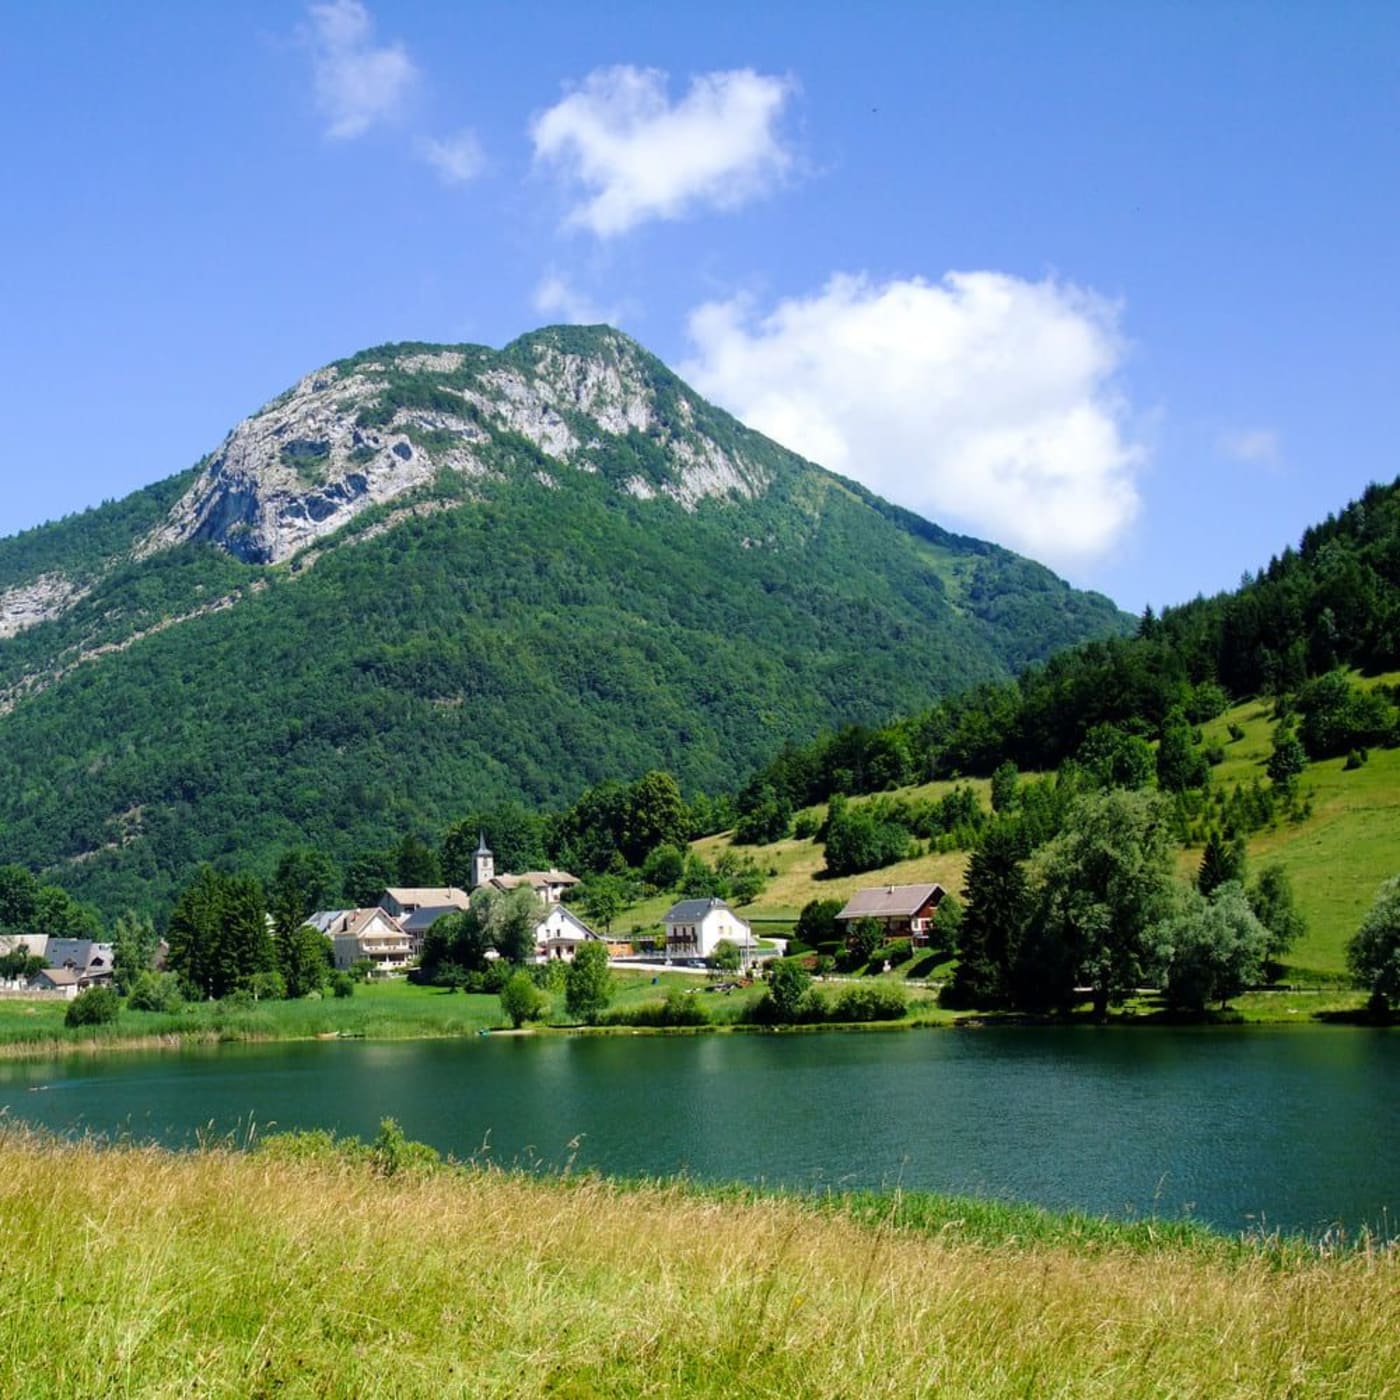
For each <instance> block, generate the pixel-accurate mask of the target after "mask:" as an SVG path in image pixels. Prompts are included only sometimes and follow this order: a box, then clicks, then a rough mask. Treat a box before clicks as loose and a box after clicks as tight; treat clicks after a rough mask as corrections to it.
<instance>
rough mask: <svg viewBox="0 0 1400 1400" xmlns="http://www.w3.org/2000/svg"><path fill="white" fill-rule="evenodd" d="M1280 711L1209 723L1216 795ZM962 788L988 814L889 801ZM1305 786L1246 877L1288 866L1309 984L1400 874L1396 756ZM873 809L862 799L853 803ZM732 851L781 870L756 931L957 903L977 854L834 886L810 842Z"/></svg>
mask: <svg viewBox="0 0 1400 1400" xmlns="http://www.w3.org/2000/svg"><path fill="white" fill-rule="evenodd" d="M1397 680H1400V673H1395V674H1388V675H1382V676H1377V677H1372V678H1370V679H1369V681H1367V682H1366V683H1367V684H1370V685H1376V684H1394V683H1395V682H1396V681H1397ZM1272 714H1273V710H1272V706H1271V705H1270V704H1266V703H1261V702H1259V701H1249V702H1248V703H1246V704H1243V705H1236V706H1234V707H1232V708H1231V709H1229V710H1227V711H1225V712H1224V713H1223V714H1221V715H1220V716H1219V717H1218V718H1216V719H1214V720H1211V721H1209V722H1208V723H1207V724H1205V725H1203V726H1202V732H1203V738H1204V740H1205V743H1206V744H1207V745H1212V744H1219V745H1221V746H1222V747H1223V748H1224V750H1225V761H1224V763H1222V764H1220V765H1218V766H1217V767H1215V768H1213V769H1212V770H1211V775H1212V776H1211V783H1212V788H1213V789H1221V788H1226V789H1228V788H1230V787H1233V786H1234V784H1236V783H1240V784H1243V785H1245V786H1248V785H1249V784H1250V783H1251V782H1252V781H1254V779H1256V778H1258V779H1260V780H1261V781H1264V780H1265V774H1264V765H1265V763H1266V762H1267V761H1268V757H1269V753H1270V750H1271V735H1272V731H1273V719H1272ZM1231 725H1236V726H1238V727H1239V728H1240V729H1242V730H1243V731H1244V737H1243V738H1242V739H1240V740H1237V741H1235V740H1232V739H1231V738H1230V727H1231ZM1023 776H1024V777H1034V776H1035V775H1031V774H1027V775H1023ZM960 786H971V787H972V788H974V789H975V790H976V791H977V793H978V796H979V799H980V800H981V802H982V804H983V806H984V807H985V806H987V805H988V803H989V797H988V789H989V786H990V784H989V783H988V782H987V781H986V780H984V779H972V780H961V781H959V782H956V783H955V782H951V781H950V782H938V783H926V784H924V785H922V786H920V787H915V788H904V789H901V790H899V791H898V792H896V793H893V794H891V795H892V796H895V797H904V798H909V799H920V800H925V799H934V800H936V799H939V798H941V797H943V796H944V795H946V794H947V793H949V792H951V791H952V790H953V789H954V788H955V787H960ZM1301 789H1302V792H1303V793H1304V794H1305V795H1306V796H1307V797H1309V798H1310V799H1311V803H1312V813H1311V815H1310V816H1309V817H1308V818H1307V820H1305V821H1303V822H1300V823H1297V824H1294V823H1292V822H1289V821H1287V820H1281V821H1280V822H1278V823H1277V824H1276V825H1274V826H1273V827H1271V828H1268V829H1266V830H1263V831H1259V832H1255V833H1254V834H1253V835H1251V836H1250V837H1249V838H1248V842H1247V845H1248V852H1249V863H1250V869H1251V870H1252V871H1256V872H1257V871H1258V869H1259V868H1260V867H1261V866H1262V865H1265V864H1275V863H1276V864H1279V865H1281V866H1283V868H1284V869H1285V870H1286V871H1287V872H1288V875H1289V877H1290V878H1291V880H1292V882H1293V889H1294V894H1295V896H1296V898H1297V902H1298V905H1299V907H1300V909H1301V910H1302V912H1303V913H1304V914H1305V915H1306V917H1307V919H1308V924H1309V930H1308V935H1307V937H1306V938H1305V939H1304V940H1303V941H1302V942H1301V943H1300V944H1299V945H1298V946H1297V947H1295V948H1294V950H1293V952H1292V954H1291V956H1290V959H1289V966H1290V967H1291V968H1293V969H1295V970H1296V971H1297V972H1299V973H1303V974H1307V975H1310V976H1321V977H1341V976H1344V975H1345V972H1346V953H1345V945H1346V942H1347V940H1348V939H1349V938H1350V937H1351V935H1352V934H1353V933H1354V932H1355V931H1356V927H1357V925H1358V924H1359V923H1360V922H1361V919H1362V917H1363V916H1364V914H1365V912H1366V910H1367V909H1368V908H1369V907H1370V904H1371V902H1372V900H1373V899H1374V898H1375V894H1376V890H1377V888H1378V886H1379V885H1380V883H1381V882H1382V881H1383V880H1385V879H1387V878H1389V877H1390V876H1391V875H1394V874H1400V749H1376V750H1373V751H1372V752H1371V754H1370V756H1369V759H1368V761H1367V762H1366V763H1365V764H1364V765H1363V766H1362V767H1360V768H1357V769H1353V770H1351V771H1347V770H1346V768H1345V760H1343V759H1341V758H1336V759H1326V760H1323V761H1321V762H1317V763H1312V764H1310V765H1309V766H1308V769H1307V772H1306V774H1305V776H1304V777H1303V779H1302V782H1301ZM870 800H872V799H871V798H868V797H867V798H855V799H853V802H854V803H856V804H859V803H860V802H862V801H870ZM812 810H813V811H815V812H816V813H817V814H818V815H824V812H825V808H824V806H819V807H817V808H814V809H812ZM731 845H732V836H731V835H730V834H728V833H726V834H724V835H721V836H712V837H707V838H705V839H704V840H702V841H697V842H695V843H694V849H695V850H697V851H698V852H699V853H700V854H702V855H703V856H704V857H705V858H706V859H707V860H709V861H711V862H713V861H714V860H715V858H716V857H717V856H718V855H719V854H720V853H721V852H722V851H724V850H725V849H728V848H730V847H731ZM735 849H736V850H738V851H741V852H750V853H752V854H753V855H754V857H755V859H756V860H757V861H758V863H759V864H760V865H761V866H762V867H763V868H764V869H765V870H768V869H771V870H775V871H776V872H777V873H776V874H775V875H773V876H771V877H770V879H769V882H768V885H767V887H766V888H765V890H764V892H763V894H762V895H760V896H759V898H758V899H757V900H756V901H755V902H754V903H753V904H752V905H751V906H749V907H748V908H747V909H745V910H744V913H745V914H746V915H748V916H750V917H753V918H755V919H757V920H759V921H760V924H759V931H760V933H761V932H762V927H763V923H762V921H765V920H783V919H791V918H795V917H796V915H797V913H798V912H799V911H800V910H801V908H802V906H803V905H804V904H806V903H807V902H808V901H809V900H813V899H843V900H844V899H846V898H849V896H850V895H851V894H853V893H854V892H855V891H856V890H858V889H863V888H870V887H872V886H875V885H882V884H914V883H917V882H919V881H924V880H936V881H938V882H939V883H940V884H942V885H943V886H944V887H945V888H946V889H949V890H952V891H953V892H954V893H958V894H961V892H962V879H963V875H964V873H965V871H966V869H967V861H968V855H969V853H968V852H967V851H950V852H942V853H934V854H926V855H920V856H918V857H916V858H915V859H913V860H907V861H902V862H900V863H899V864H897V865H890V866H885V867H883V868H882V869H880V870H874V871H870V872H868V873H867V874H864V875H853V876H847V877H844V878H841V879H826V878H824V877H823V876H822V873H821V872H822V868H823V866H824V864H825V853H824V851H823V848H822V847H821V846H820V845H818V844H817V842H816V841H814V840H795V839H789V840H785V841H779V842H775V843H774V844H772V845H768V846H760V847H736V848H735ZM1200 858H1201V853H1200V849H1199V848H1187V849H1184V850H1183V851H1182V852H1181V855H1180V857H1179V861H1178V865H1179V870H1180V874H1181V877H1182V879H1183V880H1190V879H1193V878H1194V877H1195V873H1196V869H1197V867H1198V865H1199V864H1200ZM670 903H671V897H670V896H658V897H656V898H653V899H649V900H647V901H645V902H644V903H642V904H639V905H637V906H635V907H634V908H633V909H630V910H629V911H628V912H627V913H626V914H624V915H623V916H622V917H621V918H620V920H619V921H618V926H619V927H620V928H624V929H630V928H631V927H632V926H633V925H640V926H642V927H648V926H651V925H654V924H657V923H659V921H660V919H661V916H662V915H663V914H664V913H665V910H666V908H667V907H668V906H669V904H670Z"/></svg>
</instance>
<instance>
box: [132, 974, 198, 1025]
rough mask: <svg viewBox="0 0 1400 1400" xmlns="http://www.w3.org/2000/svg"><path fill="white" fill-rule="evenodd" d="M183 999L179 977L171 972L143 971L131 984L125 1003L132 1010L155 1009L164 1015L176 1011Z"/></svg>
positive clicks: (182, 1003)
mask: <svg viewBox="0 0 1400 1400" xmlns="http://www.w3.org/2000/svg"><path fill="white" fill-rule="evenodd" d="M184 1002H185V999H184V997H183V996H182V995H181V994H180V979H179V978H178V977H176V976H175V974H174V973H173V972H143V973H141V974H140V975H139V976H138V977H137V979H136V980H135V981H134V982H133V983H132V984H131V992H130V993H129V995H128V996H127V999H126V1004H127V1005H128V1006H129V1007H130V1008H131V1009H132V1010H133V1011H157V1012H161V1013H163V1014H165V1015H169V1014H170V1013H171V1012H175V1011H178V1010H179V1009H180V1008H181V1006H183V1005H184Z"/></svg>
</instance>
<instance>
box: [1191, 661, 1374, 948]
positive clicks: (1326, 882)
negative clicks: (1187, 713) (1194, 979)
mask: <svg viewBox="0 0 1400 1400" xmlns="http://www.w3.org/2000/svg"><path fill="white" fill-rule="evenodd" d="M1397 680H1400V673H1395V674H1390V675H1387V676H1381V677H1374V678H1372V680H1371V683H1372V684H1376V683H1378V682H1386V683H1388V684H1392V685H1393V684H1395V682H1396V681H1397ZM1271 714H1272V710H1271V708H1270V707H1269V706H1268V705H1264V704H1260V703H1258V702H1251V703H1249V704H1245V705H1239V706H1236V707H1235V708H1234V709H1232V710H1230V711H1228V712H1227V713H1226V714H1223V715H1221V716H1220V717H1219V718H1218V719H1216V720H1212V721H1211V722H1210V723H1209V724H1207V725H1204V726H1203V729H1204V731H1205V734H1206V738H1207V742H1214V743H1220V744H1222V745H1223V746H1224V748H1225V755H1226V757H1225V762H1224V763H1222V764H1221V765H1220V766H1219V767H1218V768H1216V769H1215V770H1214V783H1215V785H1216V786H1223V785H1230V784H1233V783H1236V782H1240V783H1245V784H1248V783H1249V782H1251V781H1253V780H1254V779H1255V778H1261V779H1262V777H1263V773H1264V764H1265V763H1266V762H1267V761H1268V757H1269V751H1270V734H1271V732H1272V722H1271V718H1270V716H1271ZM1232 722H1233V723H1235V724H1237V725H1239V727H1240V728H1241V729H1243V730H1244V734H1245V737H1244V738H1243V739H1241V740H1239V741H1238V742H1234V743H1232V742H1231V741H1230V737H1229V725H1230V724H1231V723H1232ZM1302 789H1303V791H1304V792H1305V793H1306V794H1308V795H1309V796H1310V797H1311V799H1312V815H1311V816H1310V817H1309V818H1308V819H1307V820H1306V821H1304V822H1302V823H1299V824H1298V825H1293V824H1291V823H1287V822H1285V823H1282V824H1280V825H1278V826H1276V827H1274V828H1272V829H1270V830H1266V831H1261V832H1257V833H1255V834H1254V835H1253V836H1252V837H1251V838H1250V839H1249V858H1250V862H1251V865H1252V867H1253V868H1254V869H1258V867H1259V866H1260V865H1262V864H1266V863H1275V862H1276V863H1277V864H1279V865H1282V866H1283V868H1284V869H1285V870H1286V871H1287V872H1288V874H1289V876H1290V878H1291V879H1292V882H1293V891H1294V894H1295V896H1296V897H1297V900H1298V905H1299V908H1300V909H1301V910H1302V911H1303V913H1304V914H1305V915H1306V916H1307V918H1308V923H1309V931H1308V936H1307V938H1306V939H1304V941H1303V942H1302V943H1300V944H1299V945H1298V946H1297V947H1296V948H1294V950H1293V952H1292V954H1291V956H1290V959H1289V961H1290V964H1291V965H1293V966H1296V967H1297V968H1299V969H1302V970H1305V971H1308V972H1318V973H1324V974H1325V973H1337V974H1341V973H1344V972H1345V969H1346V954H1345V945H1346V941H1347V939H1349V938H1350V937H1351V935H1352V934H1353V933H1355V932H1356V928H1357V925H1358V924H1359V923H1360V922H1361V920H1362V918H1363V917H1364V915H1365V913H1366V911H1367V909H1369V908H1370V906H1371V902H1372V901H1373V900H1374V899H1375V897H1376V891H1377V889H1378V887H1379V886H1380V884H1381V882H1382V881H1383V880H1386V879H1389V877H1390V876H1392V875H1396V874H1400V749H1374V750H1372V751H1371V754H1370V757H1369V759H1368V761H1367V762H1366V763H1365V764H1364V765H1363V766H1362V767H1360V768H1356V769H1352V770H1351V771H1347V769H1346V766H1345V760H1344V759H1342V758H1329V759H1323V760H1321V761H1320V762H1316V763H1312V764H1309V765H1308V769H1307V772H1306V774H1305V775H1304V777H1303V779H1302ZM1198 861H1199V852H1191V853H1190V856H1189V858H1188V861H1187V864H1188V865H1189V869H1190V870H1191V871H1192V872H1194V870H1195V866H1196V864H1197V863H1198Z"/></svg>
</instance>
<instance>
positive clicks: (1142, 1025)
mask: <svg viewBox="0 0 1400 1400" xmlns="http://www.w3.org/2000/svg"><path fill="white" fill-rule="evenodd" d="M493 1000H494V998H493ZM392 1024H393V1023H392V1020H391V1021H390V1022H389V1023H388V1024H386V1025H384V1026H382V1027H381V1028H380V1029H379V1031H378V1032H377V1033H372V1032H370V1031H366V1030H361V1029H345V1028H341V1029H329V1030H327V1029H318V1030H304V1029H299V1028H295V1027H285V1028H284V1027H278V1026H276V1025H268V1024H262V1025H258V1026H243V1025H239V1024H237V1022H236V1020H235V1022H234V1023H233V1024H219V1025H210V1026H198V1027H194V1026H192V1027H187V1028H178V1029H163V1030H159V1031H150V1032H137V1033H133V1034H130V1035H123V1034H120V1033H112V1032H111V1031H110V1028H105V1027H101V1028H95V1029H94V1030H92V1031H89V1032H88V1033H85V1034H77V1035H72V1036H67V1035H61V1034H60V1035H43V1036H36V1037H34V1038H33V1039H19V1038H16V1039H11V1040H3V1041H0V1061H6V1060H8V1061H32V1060H51V1059H62V1058H66V1057H69V1056H101V1055H108V1054H111V1055H119V1054H141V1053H148V1052H149V1053H160V1052H168V1051H171V1050H185V1049H194V1048H199V1047H209V1046H217V1045H262V1044H296V1043H303V1042H307V1041H347V1040H372V1041H380V1042H384V1043H393V1042H400V1041H450V1040H465V1039H472V1038H476V1037H490V1038H493V1039H498V1038H503V1037H556V1036H588V1037H618V1036H661V1037H686V1036H712V1035H762V1036H787V1035H812V1034H821V1033H824V1032H830V1033H834V1034H847V1035H849V1034H860V1033H865V1032H882V1031H965V1032H974V1031H983V1030H993V1029H1006V1030H1016V1029H1028V1030H1066V1031H1069V1030H1085V1029H1089V1030H1135V1029H1141V1030H1161V1029H1199V1030H1213V1031H1227V1030H1243V1029H1248V1028H1250V1027H1255V1026H1259V1027H1293V1028H1299V1027H1307V1028H1322V1027H1344V1028H1350V1029H1362V1030H1394V1029H1397V1028H1400V1020H1397V1019H1396V1018H1394V1017H1392V1018H1389V1019H1380V1018H1377V1017H1375V1016H1373V1015H1372V1014H1370V1013H1369V1012H1368V1011H1367V1010H1366V1008H1365V1007H1364V1006H1362V1007H1358V1008H1353V1009H1347V1010H1339V1011H1323V1012H1314V1013H1312V1014H1309V1015H1307V1016H1302V1015H1298V1014H1290V1013H1289V1010H1288V1008H1282V1009H1281V1011H1280V1014H1277V1015H1263V1014H1260V1013H1258V1012H1257V1011H1252V1013H1251V1014H1244V1013H1241V1012H1237V1011H1233V1010H1226V1011H1225V1012H1223V1013H1222V1012H1218V1011H1217V1012H1207V1013H1204V1014H1201V1015H1187V1014H1171V1013H1166V1012H1161V1011H1154V1012H1135V1011H1120V1012H1116V1013H1111V1014H1110V1015H1109V1016H1107V1017H1106V1018H1102V1019H1096V1018H1094V1017H1093V1016H1091V1015H1088V1014H1085V1013H1070V1014H1068V1015H1049V1014H1047V1015H1034V1014H1030V1013H1026V1012H976V1011H968V1012H948V1013H944V1014H942V1015H940V1016H938V1017H936V1018H935V1017H930V1016H926V1015H925V1016H921V1015H919V1014H917V1012H916V1013H915V1014H914V1015H911V1016H907V1017H904V1018H901V1019H899V1020H889V1021H818V1022H811V1023H802V1022H798V1023H794V1024H789V1025H763V1024H758V1023H755V1022H747V1021H720V1022H711V1023H709V1024H706V1025H698V1026H647V1025H635V1026H634V1025H599V1026H591V1025H586V1024H576V1025H543V1024H537V1025H527V1026H520V1027H510V1026H501V1025H484V1024H474V1023H470V1022H464V1023H462V1024H460V1025H455V1026H452V1027H448V1028H438V1029H425V1028H424V1027H422V1026H418V1025H412V1024H410V1022H409V1021H408V1020H407V1019H406V1020H405V1022H404V1026H405V1031H404V1033H400V1032H399V1031H397V1030H394V1029H393V1028H392ZM104 1032H106V1033H104Z"/></svg>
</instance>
